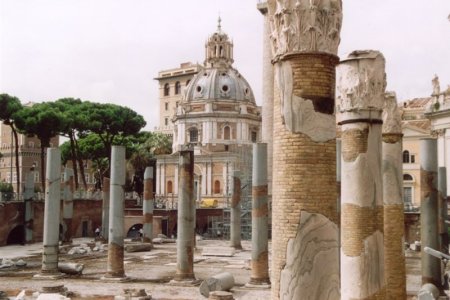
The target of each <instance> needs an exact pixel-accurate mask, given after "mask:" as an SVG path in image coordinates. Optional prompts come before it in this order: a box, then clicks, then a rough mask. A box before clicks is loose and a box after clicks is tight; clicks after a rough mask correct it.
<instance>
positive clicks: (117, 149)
mask: <svg viewBox="0 0 450 300" xmlns="http://www.w3.org/2000/svg"><path fill="white" fill-rule="evenodd" d="M124 186H125V147H123V146H112V147H111V185H110V197H111V202H110V206H109V221H110V222H109V234H108V264H107V273H106V275H105V278H119V279H120V278H124V277H125V271H124V265H123V257H124V249H123V239H124V202H125V193H124Z"/></svg>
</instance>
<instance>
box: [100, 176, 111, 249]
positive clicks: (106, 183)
mask: <svg viewBox="0 0 450 300" xmlns="http://www.w3.org/2000/svg"><path fill="white" fill-rule="evenodd" d="M109 189H110V180H109V178H108V177H103V186H102V231H101V232H102V238H103V239H104V240H108V236H109V234H108V232H109Z"/></svg>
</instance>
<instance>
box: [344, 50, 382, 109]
mask: <svg viewBox="0 0 450 300" xmlns="http://www.w3.org/2000/svg"><path fill="white" fill-rule="evenodd" d="M384 66H385V60H384V56H383V54H381V53H380V52H379V51H374V50H358V51H353V52H352V53H350V55H349V56H348V57H347V58H346V59H343V60H341V63H340V64H339V65H338V66H337V68H336V102H337V107H338V110H339V111H341V112H344V111H351V110H358V109H369V108H374V109H379V110H381V109H382V108H383V106H384V99H385V97H384V93H385V88H386V74H385V72H384Z"/></svg>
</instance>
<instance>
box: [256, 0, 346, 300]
mask: <svg viewBox="0 0 450 300" xmlns="http://www.w3.org/2000/svg"><path fill="white" fill-rule="evenodd" d="M316 2H317V1H316ZM267 5H268V13H269V16H268V18H269V22H270V29H271V30H270V34H269V33H268V34H269V38H270V40H271V42H272V43H271V46H272V55H273V56H272V62H273V65H274V73H275V84H274V101H273V177H272V178H273V182H272V184H273V185H272V199H273V201H272V220H273V222H272V254H273V255H272V269H271V272H272V273H271V276H270V280H271V286H272V295H271V299H274V300H275V299H280V298H281V299H321V300H323V299H325V300H327V299H339V228H338V224H339V218H338V209H337V201H336V199H337V193H336V188H335V187H336V117H335V115H334V107H335V103H334V89H335V67H336V65H337V63H338V62H339V58H338V57H337V50H338V45H339V40H340V37H339V35H340V27H341V21H342V7H341V1H334V2H333V5H332V6H331V7H330V6H329V5H327V4H326V3H324V2H317V3H315V4H314V5H310V3H307V4H306V3H305V2H304V1H295V0H280V1H275V0H271V1H267ZM318 15H320V16H322V19H321V21H320V22H319V21H318V19H315V17H314V18H312V19H311V16H318ZM311 23H313V24H311ZM302 28H307V29H308V30H303V29H302ZM265 84H270V82H267V83H265ZM324 187H327V188H324ZM298 253H303V255H298Z"/></svg>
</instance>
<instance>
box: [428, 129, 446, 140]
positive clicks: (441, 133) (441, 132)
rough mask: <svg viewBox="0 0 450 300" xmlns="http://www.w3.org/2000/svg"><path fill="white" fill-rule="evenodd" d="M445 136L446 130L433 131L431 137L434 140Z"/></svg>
mask: <svg viewBox="0 0 450 300" xmlns="http://www.w3.org/2000/svg"><path fill="white" fill-rule="evenodd" d="M444 135H445V129H435V130H431V136H432V137H434V138H438V137H443V136H444Z"/></svg>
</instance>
